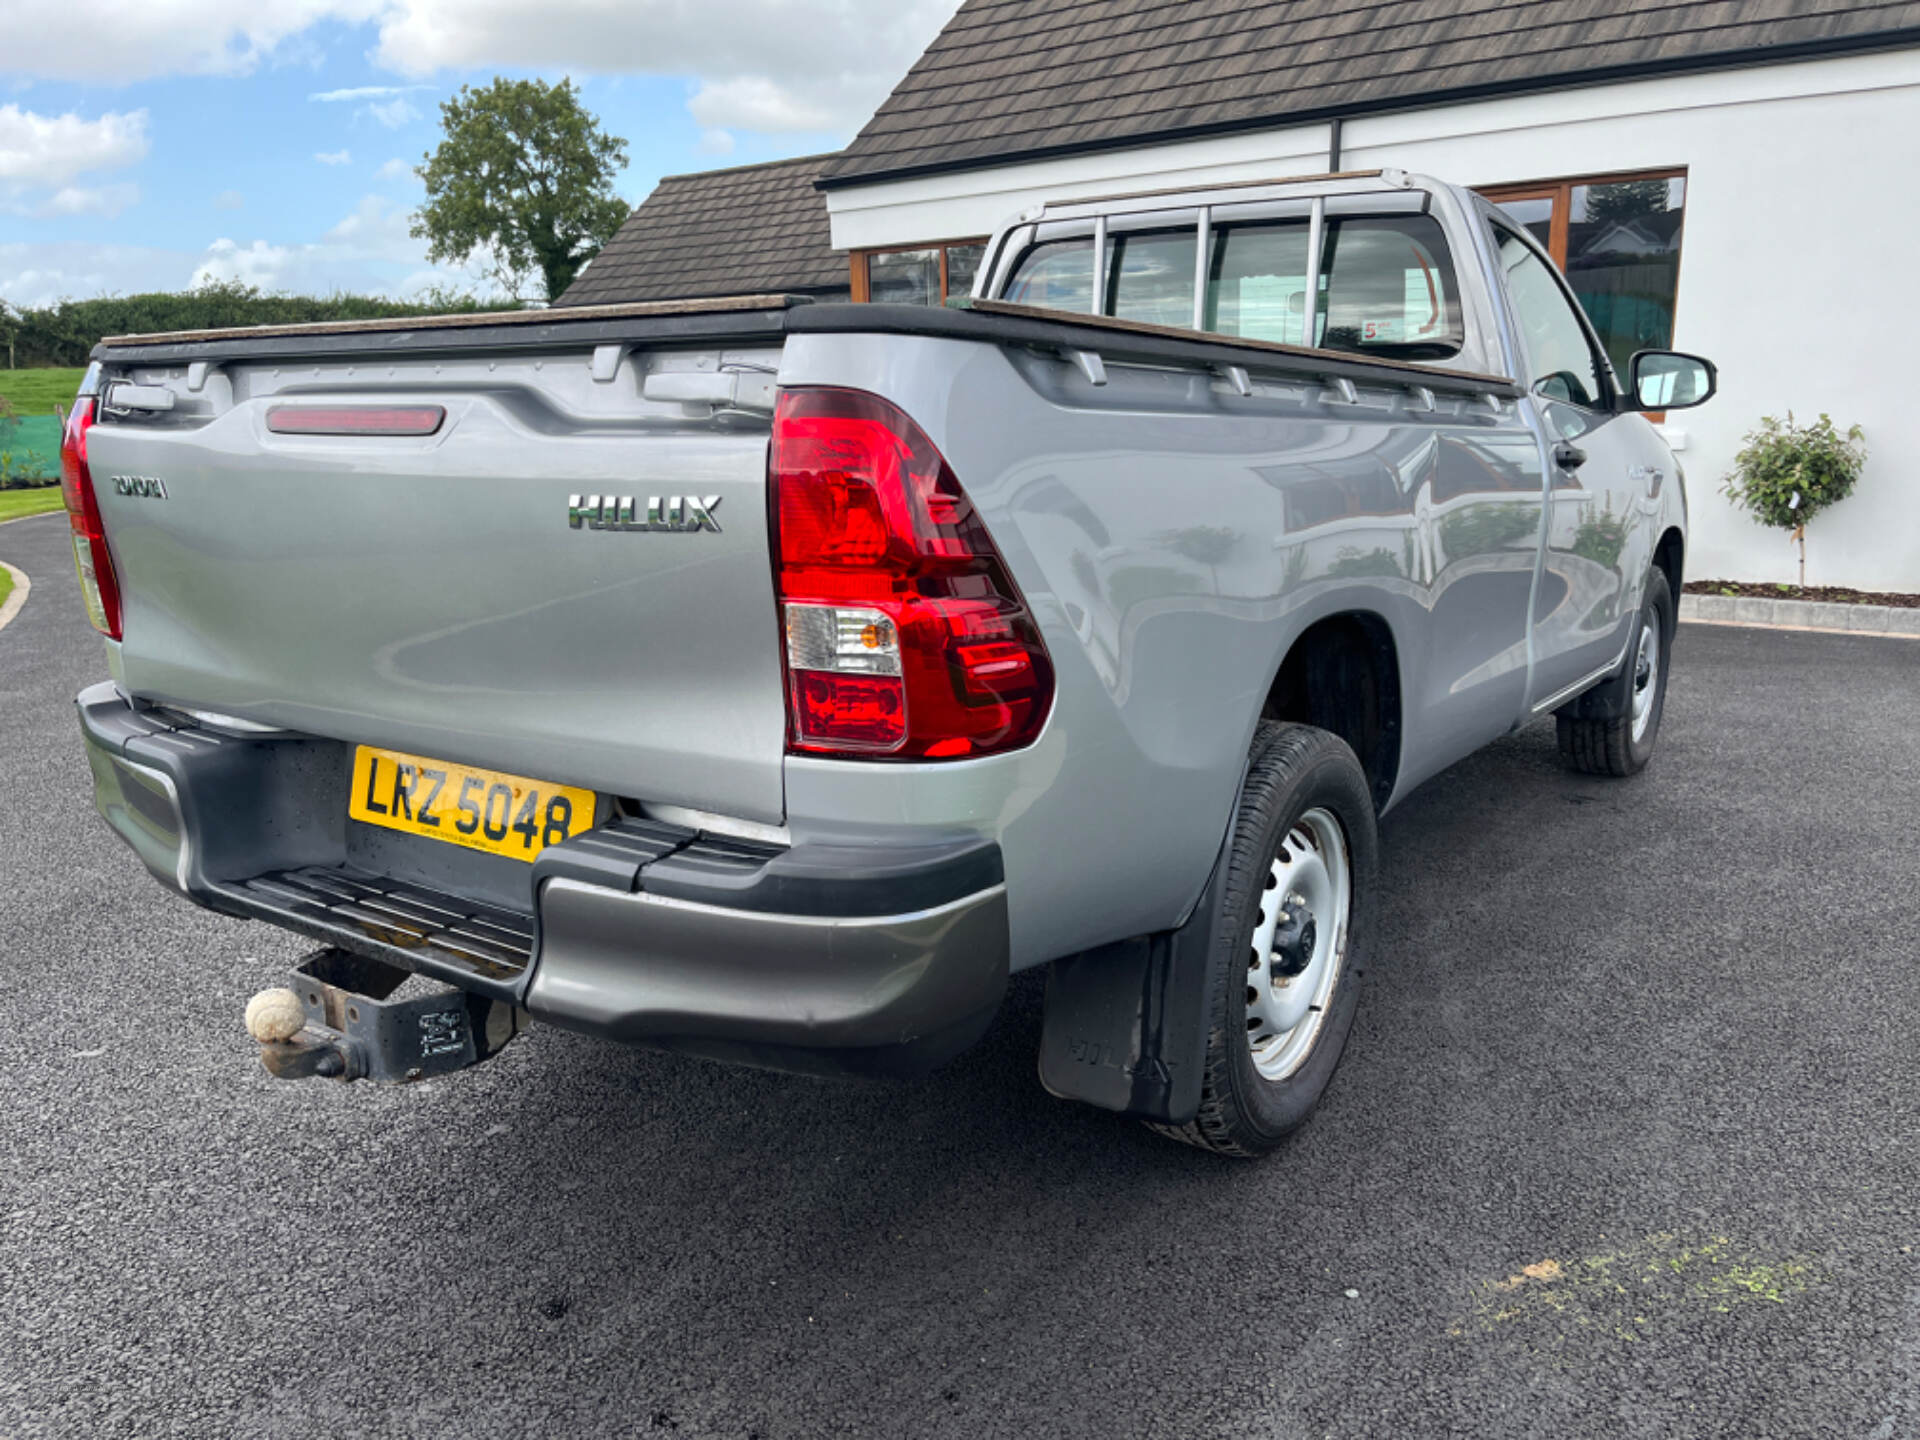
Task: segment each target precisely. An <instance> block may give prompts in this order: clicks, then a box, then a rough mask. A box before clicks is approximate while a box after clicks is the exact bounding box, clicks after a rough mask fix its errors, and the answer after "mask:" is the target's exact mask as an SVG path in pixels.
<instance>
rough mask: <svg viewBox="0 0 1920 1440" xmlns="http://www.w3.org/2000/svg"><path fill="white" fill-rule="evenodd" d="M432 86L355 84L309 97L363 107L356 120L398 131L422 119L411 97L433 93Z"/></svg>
mask: <svg viewBox="0 0 1920 1440" xmlns="http://www.w3.org/2000/svg"><path fill="white" fill-rule="evenodd" d="M433 88H434V87H433V86H431V85H351V86H348V87H347V88H346V89H344V90H321V91H318V92H316V93H315V94H312V95H309V96H308V97H307V98H308V99H309V100H319V101H321V102H322V103H325V104H330V105H337V104H340V103H342V102H343V101H344V102H349V103H353V104H356V105H358V106H359V108H358V109H357V110H355V111H354V112H353V113H354V116H355V118H359V117H362V116H364V117H365V118H367V119H369V120H372V121H374V122H376V123H377V124H380V125H384V126H386V128H387V129H389V130H398V129H399V128H400V127H401V126H402V125H405V124H406V123H407V122H408V121H411V120H418V119H419V118H420V110H419V107H418V106H416V105H415V104H414V103H413V102H412V101H411V100H409V99H408V98H407V96H409V95H413V94H417V93H418V92H420V91H422V90H431V89H433Z"/></svg>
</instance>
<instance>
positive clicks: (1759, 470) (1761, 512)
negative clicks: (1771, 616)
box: [1721, 410, 1867, 585]
mask: <svg viewBox="0 0 1920 1440" xmlns="http://www.w3.org/2000/svg"><path fill="white" fill-rule="evenodd" d="M1865 441H1866V432H1865V431H1863V430H1862V429H1861V428H1860V427H1859V426H1858V425H1853V426H1850V427H1848V429H1847V431H1846V432H1845V433H1844V434H1842V433H1841V431H1840V430H1839V429H1838V428H1837V427H1836V426H1835V425H1834V423H1833V420H1832V419H1831V418H1830V417H1829V416H1826V415H1822V416H1821V417H1820V418H1819V420H1817V421H1816V422H1814V423H1813V424H1811V425H1796V424H1794V421H1793V412H1792V411H1791V410H1789V411H1788V412H1787V418H1786V419H1785V420H1784V421H1781V420H1776V419H1775V418H1774V417H1773V416H1771V415H1768V416H1764V417H1763V418H1762V419H1761V421H1760V428H1759V429H1757V430H1754V431H1750V432H1749V433H1748V435H1747V437H1746V444H1745V445H1744V446H1743V447H1742V448H1741V451H1740V453H1739V454H1738V455H1736V456H1734V457H1733V470H1732V472H1731V473H1730V474H1729V475H1728V476H1727V477H1726V480H1725V481H1724V483H1723V484H1722V485H1721V491H1722V493H1723V494H1725V495H1726V496H1727V498H1728V499H1730V500H1732V501H1733V502H1734V503H1735V504H1736V505H1738V506H1740V507H1741V508H1742V509H1743V510H1746V511H1747V512H1748V513H1749V514H1751V515H1752V516H1753V517H1754V518H1755V519H1756V520H1758V521H1759V522H1760V523H1761V524H1762V525H1769V526H1771V527H1773V528H1774V529H1776V530H1786V531H1790V532H1791V533H1792V538H1793V539H1794V540H1796V541H1798V542H1799V545H1800V583H1801V584H1802V585H1805V584H1806V583H1807V522H1808V521H1809V520H1811V519H1812V518H1813V517H1814V516H1815V515H1818V514H1819V513H1820V512H1821V511H1822V510H1825V509H1826V508H1827V507H1828V506H1830V505H1836V504H1838V503H1839V502H1840V501H1842V500H1844V499H1846V498H1847V496H1849V495H1851V494H1852V493H1853V487H1854V486H1855V485H1856V484H1858V483H1859V480H1860V472H1861V470H1862V469H1863V468H1864V467H1865V465H1866V463H1867V447H1866V443H1865Z"/></svg>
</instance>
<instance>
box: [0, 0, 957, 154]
mask: <svg viewBox="0 0 1920 1440" xmlns="http://www.w3.org/2000/svg"><path fill="white" fill-rule="evenodd" d="M957 6H958V0H810V3H807V4H794V3H792V0H731V3H730V4H729V5H728V6H727V8H726V15H725V20H724V22H723V23H716V21H715V18H714V15H715V12H714V7H713V3H712V0H626V3H622V4H618V5H615V4H612V3H609V0H146V3H144V4H140V5H127V4H125V3H124V0H65V3H63V4H61V5H51V4H38V5H19V6H15V7H14V8H15V9H16V10H19V11H20V12H21V13H20V14H18V15H10V16H9V17H8V21H7V45H6V49H5V51H4V53H0V74H14V75H23V76H28V77H32V78H37V79H73V80H107V81H115V80H130V79H137V78H141V77H144V76H153V75H167V74H179V73H189V74H237V73H244V72H246V71H249V70H252V69H254V68H255V67H256V66H258V65H259V64H260V63H261V62H262V61H263V60H268V59H273V58H280V59H285V58H288V56H289V55H290V54H291V52H292V51H293V50H295V49H297V48H298V47H299V46H300V45H302V44H306V45H311V44H312V43H314V42H313V41H312V38H311V36H309V35H308V33H307V32H309V31H311V30H313V29H314V27H316V26H318V25H320V24H321V23H322V22H334V23H344V24H349V25H351V24H361V23H369V22H371V23H373V24H375V25H377V26H378V36H379V38H378V40H377V42H376V44H375V47H374V52H373V54H374V59H375V61H376V62H377V63H378V64H380V65H383V66H385V67H386V68H387V69H389V70H391V71H393V72H395V73H396V74H399V75H402V76H406V77H414V78H420V79H424V78H425V77H428V76H431V75H434V74H436V73H438V72H441V71H445V70H454V71H465V70H482V71H485V70H489V69H495V68H499V67H503V66H506V67H513V68H515V69H522V70H533V71H538V72H541V73H549V74H551V73H572V74H576V75H631V74H647V75H684V76H690V77H692V79H693V80H694V82H695V86H696V90H695V104H696V106H697V107H698V108H697V110H696V115H697V117H698V119H699V121H700V123H701V124H702V125H703V126H706V127H708V128H712V129H735V128H738V129H760V130H765V131H777V130H793V129H800V130H820V131H828V132H832V133H841V134H845V133H849V132H851V131H852V130H854V129H855V128H857V127H858V126H859V125H860V124H861V123H862V122H863V121H864V120H865V119H866V118H867V116H868V115H869V114H870V113H871V112H872V110H873V108H874V106H876V105H877V104H878V103H879V102H880V101H881V100H882V99H884V98H885V96H886V93H887V91H888V90H889V89H890V88H891V87H892V85H893V84H894V82H895V81H896V80H898V79H899V78H900V76H901V74H902V73H904V72H905V70H906V68H907V67H908V66H909V65H910V64H912V63H913V61H914V60H915V59H916V58H917V57H918V56H919V54H920V52H921V51H922V50H924V49H925V48H926V46H927V43H928V42H929V41H931V40H932V39H933V37H934V35H935V34H937V33H938V32H939V29H940V27H941V25H942V24H944V23H945V22H946V20H947V19H948V17H950V16H951V15H952V14H953V12H954V10H955V9H956V8H957ZM75 36H84V37H86V38H85V41H84V42H83V43H76V42H75V41H74V37H75ZM404 89H405V87H403V86H354V87H349V88H348V89H347V90H342V91H322V92H320V95H321V96H323V97H325V98H326V99H327V100H329V101H336V100H337V101H338V102H340V103H348V102H352V103H359V104H363V105H365V104H369V103H376V102H391V101H393V100H396V99H402V98H404V97H403V95H401V94H400V93H399V92H401V91H403V90H404ZM372 90H378V91H382V92H390V93H382V94H379V95H371V94H359V93H355V92H357V91H372ZM391 113H398V112H391ZM373 118H376V119H378V118H379V117H377V116H375V117H373ZM383 123H384V122H383Z"/></svg>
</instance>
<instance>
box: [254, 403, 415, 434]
mask: <svg viewBox="0 0 1920 1440" xmlns="http://www.w3.org/2000/svg"><path fill="white" fill-rule="evenodd" d="M446 418H447V410H446V407H445V406H444V405H382V406H371V407H370V406H360V405H276V406H274V407H273V408H272V409H271V410H269V411H267V429H269V430H271V431H272V432H273V433H274V434H276V435H431V434H433V432H434V431H436V430H438V429H439V428H440V422H441V421H443V420H445V419H446Z"/></svg>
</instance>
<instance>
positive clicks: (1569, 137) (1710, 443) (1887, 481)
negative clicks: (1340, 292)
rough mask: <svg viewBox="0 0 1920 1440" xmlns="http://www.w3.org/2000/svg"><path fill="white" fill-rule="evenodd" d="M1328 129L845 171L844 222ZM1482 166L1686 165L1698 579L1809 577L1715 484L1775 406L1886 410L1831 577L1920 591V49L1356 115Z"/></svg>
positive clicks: (1395, 157) (1407, 159)
mask: <svg viewBox="0 0 1920 1440" xmlns="http://www.w3.org/2000/svg"><path fill="white" fill-rule="evenodd" d="M1326 146H1327V127H1326V126H1324V125H1316V126H1311V127H1300V128H1296V129H1292V130H1284V131H1266V132H1260V133H1255V134H1243V135H1233V136H1222V137H1219V138H1215V139H1209V140H1202V141H1193V142H1187V143H1182V144H1178V145H1161V146H1152V147H1143V148H1141V149H1137V150H1131V151H1119V152H1113V153H1108V154H1096V155H1083V156H1074V157H1070V158H1066V159H1058V160H1047V161H1039V162H1034V163H1030V164H1022V165H1011V166H1003V167H999V168H996V169H992V170H982V171H975V172H970V173H961V174H953V175H936V176H926V177H922V178H919V179H913V180H905V181H899V182H895V183H892V184H882V185H870V186H861V187H856V188H851V189H846V190H836V191H830V192H828V195H827V202H828V205H829V208H830V210H831V212H832V216H833V243H834V244H835V245H836V246H837V247H842V248H864V247H869V246H883V245H903V244H912V243H915V242H919V241H928V240H941V239H954V238H960V237H964V236H971V235H982V234H986V233H987V232H989V231H991V230H993V229H994V228H995V227H996V226H998V225H999V224H1000V223H1001V222H1002V221H1004V220H1005V219H1007V218H1008V217H1009V216H1010V215H1013V214H1015V213H1017V212H1018V211H1020V210H1021V209H1023V208H1024V207H1026V206H1027V205H1030V204H1033V203H1035V202H1036V201H1040V200H1058V199H1065V198H1072V197H1074V196H1077V195H1099V194H1107V193H1112V192H1113V191H1115V190H1132V189H1150V188H1155V187H1158V186H1172V185H1186V184H1191V183H1195V182H1198V181H1202V180H1242V179H1258V178H1263V177H1269V176H1282V175H1295V174H1309V173H1313V172H1316V171H1320V170H1323V169H1325V168H1326V155H1327V151H1326ZM1389 165H1392V166H1399V167H1402V168H1404V169H1408V170H1417V171H1422V172H1424V173H1427V174H1431V175H1435V176H1439V177H1441V178H1443V179H1448V180H1455V181H1460V182H1464V183H1466V184H1470V185H1497V184H1507V183H1512V182H1516V181H1527V180H1551V179H1559V178H1563V177H1566V176H1578V175H1584V174H1593V173H1602V172H1607V171H1618V170H1639V169H1655V168H1665V167H1671V166H1684V167H1685V168H1686V170H1687V196H1686V225H1685V230H1684V233H1683V237H1682V249H1681V260H1680V292H1679V299H1678V308H1677V316H1676V321H1675V327H1676V328H1675V334H1674V344H1675V346H1676V347H1678V348H1680V349H1684V350H1697V351H1699V352H1700V353H1702V354H1704V355H1707V356H1709V357H1711V358H1712V359H1713V360H1714V361H1715V362H1716V363H1718V365H1719V366H1720V381H1721V393H1720V395H1719V397H1718V398H1716V399H1715V400H1714V401H1713V402H1712V403H1710V404H1708V405H1706V406H1704V407H1703V408H1701V409H1698V410H1690V411H1685V412H1678V413H1676V414H1675V415H1674V416H1673V418H1672V421H1671V423H1670V425H1669V427H1668V429H1669V433H1670V435H1671V437H1672V438H1673V440H1674V442H1675V445H1676V448H1677V449H1679V450H1680V458H1681V460H1682V461H1683V463H1684V464H1685V466H1686V470H1687V478H1688V493H1689V495H1690V497H1691V500H1692V505H1693V540H1692V546H1691V554H1690V555H1689V557H1688V564H1687V570H1688V573H1689V575H1690V576H1692V577H1694V578H1705V577H1709V576H1720V577H1726V578H1731V579H1742V580H1792V579H1793V578H1795V576H1794V554H1793V551H1792V548H1791V546H1790V545H1789V544H1788V542H1787V541H1786V539H1785V537H1784V536H1783V535H1782V534H1781V533H1780V532H1778V531H1769V530H1765V529H1762V528H1761V527H1759V526H1757V525H1755V524H1753V523H1752V522H1750V521H1748V520H1747V519H1745V518H1744V517H1743V516H1742V515H1741V514H1740V513H1739V512H1737V511H1735V510H1734V509H1733V508H1732V506H1731V505H1730V504H1729V503H1728V502H1727V501H1726V500H1725V499H1724V498H1723V497H1722V496H1721V495H1720V494H1719V493H1718V491H1719V482H1720V478H1721V477H1722V476H1723V475H1724V474H1725V472H1726V470H1727V468H1728V466H1729V464H1730V463H1731V461H1732V459H1733V455H1734V453H1735V452H1736V451H1737V450H1738V449H1739V446H1740V440H1741V436H1742V435H1743V434H1744V433H1745V432H1746V431H1747V430H1748V429H1750V428H1751V427H1752V426H1753V425H1754V424H1755V423H1756V422H1757V421H1758V419H1759V418H1760V416H1762V415H1767V414H1775V415H1778V414H1784V413H1785V412H1786V411H1787V410H1792V411H1794V413H1795V414H1796V415H1798V416H1801V417H1804V418H1812V417H1813V416H1815V415H1818V414H1819V413H1820V412H1822V411H1826V412H1829V413H1831V414H1832V415H1833V417H1834V419H1835V421H1837V422H1839V423H1840V424H1842V425H1846V424H1851V423H1855V422H1858V423H1859V424H1860V425H1862V426H1863V427H1865V429H1866V432H1867V443H1868V447H1869V449H1870V452H1871V459H1870V460H1869V462H1868V466H1867V471H1866V475H1865V478H1864V479H1863V480H1862V482H1861V485H1860V489H1859V490H1858V491H1857V492H1856V493H1855V496H1854V498H1853V499H1851V500H1848V501H1847V502H1845V503H1844V504H1842V505H1841V506H1839V507H1838V508H1836V509H1834V510H1832V511H1829V512H1828V513H1827V514H1825V515H1823V516H1821V517H1819V519H1817V520H1816V521H1815V522H1814V524H1813V525H1812V526H1811V527H1810V529H1809V536H1810V539H1809V544H1808V555H1807V580H1808V582H1809V583H1810V584H1815V585H1857V586H1860V587H1863V588H1866V589H1883V590H1920V262H1917V261H1916V260H1915V259H1914V255H1915V252H1916V249H1920V186H1916V184H1915V183H1914V178H1913V177H1914V176H1915V175H1916V174H1920V51H1903V52H1895V53H1891V54H1886V55H1873V56H1861V57H1855V58H1850V59H1841V60H1826V61H1819V62H1812V63H1806V64H1795V65H1781V66H1771V67H1766V68H1761V69H1753V70H1741V71H1730V72H1725V73H1721V74H1714V75H1702V76H1689V77H1682V78H1676V79H1666V80H1651V81H1642V82H1636V83H1634V84H1628V85H1611V86H1605V87H1599V88H1594V89H1590V90H1577V91H1568V92H1563V93H1560V94H1554V95H1542V96H1533V97H1527V98H1523V99H1514V100H1500V101H1488V102H1485V103H1480V104H1473V105H1461V106H1453V107H1448V108H1445V109H1438V110H1428V111H1421V112H1415V113H1409V114H1404V115H1391V116H1382V117H1378V118H1372V119H1364V120H1354V121H1349V122H1348V123H1347V125H1346V134H1345V141H1344V146H1343V154H1342V166H1343V168H1346V169H1374V168H1377V167H1381V166H1389Z"/></svg>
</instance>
